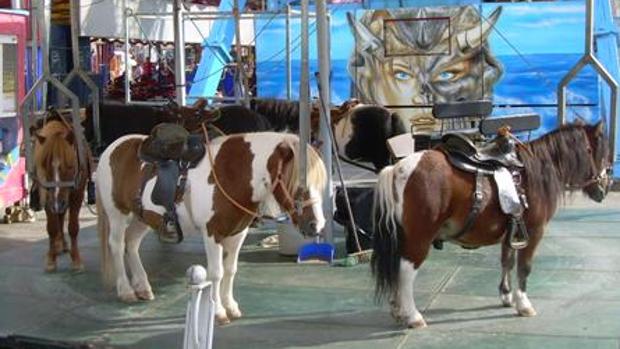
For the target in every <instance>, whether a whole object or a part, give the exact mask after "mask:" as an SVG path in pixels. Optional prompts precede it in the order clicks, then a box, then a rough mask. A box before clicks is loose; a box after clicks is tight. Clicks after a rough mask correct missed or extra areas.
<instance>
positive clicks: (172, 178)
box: [139, 123, 206, 243]
mask: <svg viewBox="0 0 620 349" xmlns="http://www.w3.org/2000/svg"><path fill="white" fill-rule="evenodd" d="M205 152H206V148H205V141H204V139H203V136H202V135H192V134H189V132H187V130H185V128H183V127H182V126H180V125H177V124H172V123H164V124H159V125H157V126H156V127H155V128H154V129H153V131H152V132H151V135H150V136H149V137H147V138H146V139H145V140H144V141H143V142H142V144H141V146H140V151H139V157H140V159H141V160H142V161H145V162H148V163H151V164H152V165H153V166H154V169H155V171H154V173H155V175H156V179H155V186H154V187H153V192H152V193H151V200H152V201H153V203H154V204H156V205H160V206H163V207H164V208H165V209H166V214H165V215H164V227H162V229H160V239H161V240H162V241H165V242H176V243H178V242H181V241H182V240H183V233H182V231H181V229H180V226H179V224H178V221H177V216H176V209H175V201H176V199H177V198H178V196H179V195H180V194H181V193H183V190H184V187H185V180H186V176H187V171H188V170H189V169H190V168H194V167H196V165H197V164H198V162H200V160H201V159H202V158H203V157H204V155H205ZM144 184H146V178H145V180H144V182H143V187H144ZM143 189H144V188H143ZM141 196H142V193H140V197H141Z"/></svg>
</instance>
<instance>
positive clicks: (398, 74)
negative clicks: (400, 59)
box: [394, 70, 412, 81]
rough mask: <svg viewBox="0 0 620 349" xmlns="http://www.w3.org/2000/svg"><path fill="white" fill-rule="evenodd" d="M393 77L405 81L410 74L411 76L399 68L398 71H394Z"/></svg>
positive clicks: (409, 77)
mask: <svg viewBox="0 0 620 349" xmlns="http://www.w3.org/2000/svg"><path fill="white" fill-rule="evenodd" d="M394 78H395V79H396V80H400V81H406V80H409V79H411V78H412V76H411V74H409V73H406V72H404V71H402V70H400V71H397V72H395V73H394Z"/></svg>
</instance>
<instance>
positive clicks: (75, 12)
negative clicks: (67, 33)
mask: <svg viewBox="0 0 620 349" xmlns="http://www.w3.org/2000/svg"><path fill="white" fill-rule="evenodd" d="M70 6H71V8H70V13H71V15H70V16H71V54H72V56H73V69H72V70H71V71H70V72H69V74H67V76H66V77H65V78H64V80H63V81H62V83H63V85H65V86H67V87H69V84H70V83H71V81H72V80H73V78H75V77H77V78H79V79H81V80H82V81H84V83H85V84H86V86H88V88H89V89H90V92H91V96H92V99H93V115H92V117H93V129H94V130H93V133H94V135H95V147H98V146H99V145H100V144H101V130H100V129H99V87H97V85H96V84H95V82H94V81H93V80H92V79H91V78H90V76H88V74H86V72H85V71H84V69H82V64H81V62H80V43H79V40H78V37H79V33H80V20H79V16H80V2H79V1H78V0H71V1H70Z"/></svg>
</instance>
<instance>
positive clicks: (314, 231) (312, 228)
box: [309, 221, 319, 233]
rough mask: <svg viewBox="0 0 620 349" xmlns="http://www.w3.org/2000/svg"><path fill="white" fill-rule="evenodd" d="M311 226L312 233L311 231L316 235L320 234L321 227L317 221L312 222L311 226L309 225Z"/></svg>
mask: <svg viewBox="0 0 620 349" xmlns="http://www.w3.org/2000/svg"><path fill="white" fill-rule="evenodd" d="M309 225H310V231H311V232H312V233H316V232H318V227H319V224H318V223H317V222H316V221H312V222H310V224H309Z"/></svg>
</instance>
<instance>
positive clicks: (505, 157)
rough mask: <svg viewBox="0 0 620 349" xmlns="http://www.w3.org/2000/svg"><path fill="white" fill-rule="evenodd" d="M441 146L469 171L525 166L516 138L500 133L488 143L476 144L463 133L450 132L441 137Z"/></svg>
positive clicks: (488, 172)
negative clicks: (519, 153)
mask: <svg viewBox="0 0 620 349" xmlns="http://www.w3.org/2000/svg"><path fill="white" fill-rule="evenodd" d="M439 147H440V149H441V150H443V151H444V153H446V155H448V158H449V160H450V162H451V163H452V164H453V165H454V166H455V167H457V168H459V169H462V170H464V171H467V172H476V171H478V170H480V171H482V172H483V173H485V174H490V173H492V172H494V171H495V170H497V169H499V168H500V167H506V168H523V163H522V162H521V160H519V157H518V156H517V152H516V146H515V143H514V140H513V139H512V138H510V137H508V136H503V135H498V136H497V137H495V138H494V139H493V140H492V141H490V142H488V143H487V144H484V145H482V146H476V145H475V144H474V142H473V141H472V140H471V139H470V138H469V137H467V136H465V135H463V134H459V133H448V134H445V135H444V136H443V137H442V138H441V144H440V146H439Z"/></svg>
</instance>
